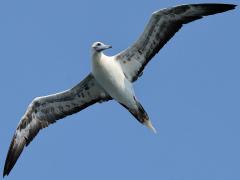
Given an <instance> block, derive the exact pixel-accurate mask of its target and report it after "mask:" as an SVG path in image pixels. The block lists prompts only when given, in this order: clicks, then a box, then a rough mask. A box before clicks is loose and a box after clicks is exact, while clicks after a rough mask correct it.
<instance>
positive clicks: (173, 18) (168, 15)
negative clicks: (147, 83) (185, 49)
mask: <svg viewBox="0 0 240 180" xmlns="http://www.w3.org/2000/svg"><path fill="white" fill-rule="evenodd" d="M235 7H236V5H234V4H219V3H202V4H185V5H179V6H175V7H170V8H165V9H161V10H158V11H156V12H153V13H152V15H151V17H150V20H149V22H148V24H147V25H146V27H145V29H144V31H143V33H142V34H141V35H140V37H139V38H138V39H137V40H136V42H134V43H133V44H132V45H131V46H130V47H128V48H127V49H125V50H123V51H122V52H120V53H118V54H116V55H114V56H107V55H105V54H104V53H103V51H104V50H107V49H110V48H112V46H110V45H106V44H104V43H102V42H95V43H93V44H92V46H91V64H92V65H91V72H90V73H89V74H88V75H87V76H86V77H85V78H84V79H83V80H82V81H81V82H80V83H79V84H77V85H76V86H74V87H73V88H71V89H69V90H66V91H64V92H60V93H57V94H53V95H48V96H42V97H37V98H35V99H33V101H32V102H31V103H30V104H29V106H28V108H27V110H26V112H25V114H24V115H23V116H22V118H21V120H20V122H19V124H18V126H17V128H16V130H15V132H14V135H13V138H12V141H11V144H10V147H9V150H8V154H7V157H6V161H5V166H4V171H3V177H4V176H5V175H9V173H10V171H11V170H12V168H13V167H14V165H15V163H16V161H17V160H18V158H19V156H20V155H21V153H22V151H23V149H24V147H26V146H28V145H29V144H30V142H31V141H32V140H33V139H34V137H35V136H36V135H37V134H38V132H39V131H40V130H41V129H43V128H46V127H48V126H49V125H50V124H53V123H55V122H56V121H57V120H60V119H63V118H65V117H66V116H69V115H72V114H74V113H77V112H79V111H81V110H83V109H85V108H87V107H89V106H91V105H93V104H95V103H102V102H106V101H110V100H115V101H117V102H118V103H119V104H120V105H122V106H123V107H124V108H126V109H127V110H128V111H129V112H130V113H131V114H132V115H133V116H134V117H135V118H136V120H137V121H139V122H140V123H141V124H143V125H145V126H146V127H148V128H150V129H151V130H152V131H153V132H156V129H155V128H154V126H153V124H152V123H151V120H150V118H149V116H148V114H147V112H146V111H145V110H144V108H143V106H142V105H141V103H140V102H139V100H138V99H137V98H136V95H135V92H134V88H133V83H134V82H135V81H137V80H138V78H139V77H140V76H141V75H142V74H143V70H144V68H145V67H146V65H147V64H148V63H149V61H150V60H151V59H152V58H153V57H154V56H155V55H156V54H157V53H158V52H159V51H160V49H161V48H162V47H163V46H164V45H165V44H166V43H167V42H168V41H169V40H170V39H171V38H172V37H173V36H174V35H175V33H176V32H178V31H179V30H180V29H181V27H182V26H183V25H184V24H187V23H190V22H192V21H195V20H198V19H201V18H203V17H204V16H208V15H213V14H217V13H222V12H225V11H229V10H233V9H235Z"/></svg>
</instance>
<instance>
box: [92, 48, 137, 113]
mask: <svg viewBox="0 0 240 180" xmlns="http://www.w3.org/2000/svg"><path fill="white" fill-rule="evenodd" d="M92 74H93V76H94V78H95V79H96V81H97V82H98V83H99V85H100V86H101V87H102V88H103V89H104V90H105V91H106V92H107V93H108V94H109V95H110V96H111V97H112V98H113V99H115V100H116V101H118V102H119V103H121V104H124V105H125V106H127V107H128V108H130V109H135V110H136V109H137V105H136V101H135V93H134V90H133V87H132V83H131V82H130V81H129V80H128V79H127V78H126V77H125V75H124V73H123V70H122V67H121V65H120V64H119V63H118V61H116V59H115V57H114V56H111V57H109V56H106V55H104V54H103V53H102V52H94V53H93V54H92Z"/></svg>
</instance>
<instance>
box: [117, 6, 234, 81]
mask: <svg viewBox="0 0 240 180" xmlns="http://www.w3.org/2000/svg"><path fill="white" fill-rule="evenodd" d="M235 6H236V5H232V4H188V5H181V6H176V7H172V8H167V9H162V10H159V11H156V12H154V13H153V14H152V16H151V18H150V20H149V22H148V24H147V26H146V28H145V30H144V32H143V34H142V35H141V36H140V37H139V39H138V40H137V41H136V42H135V43H134V44H133V45H132V46H130V47H129V48H127V49H125V50H124V51H122V52H120V53H119V54H117V55H116V56H115V58H116V60H117V61H119V62H120V64H121V66H122V69H123V71H124V74H125V76H126V78H127V79H128V80H129V81H131V82H134V81H136V80H137V79H138V77H139V76H140V75H141V74H142V72H143V70H144V68H145V66H146V65H147V64H148V62H149V61H150V60H151V59H152V58H153V57H154V56H155V54H157V53H158V52H159V50H160V49H161V48H162V47H163V46H164V45H165V44H166V43H167V42H168V41H169V40H170V39H171V38H172V37H173V36H174V34H175V33H176V32H177V31H179V29H180V28H181V27H182V26H183V25H184V24H187V23H190V22H192V21H194V20H197V19H201V18H202V17H204V16H208V15H212V14H216V13H221V12H225V11H228V10H232V9H234V8H235Z"/></svg>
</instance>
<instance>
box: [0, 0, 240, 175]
mask: <svg viewBox="0 0 240 180" xmlns="http://www.w3.org/2000/svg"><path fill="white" fill-rule="evenodd" d="M193 2H194V3H197V2H210V1H206V0H202V1H200V0H196V1H182V0H178V1H177V0H175V1H174V0H168V1H156V0H147V1H127V0H121V1H110V0H108V1H104V0H103V1H93V0H89V1H87V2H83V1H76V0H75V1H73V0H70V1H62V0H42V1H30V0H28V1H27V0H23V1H17V0H15V1H11V0H10V1H1V2H0V27H1V28H0V60H1V66H0V81H1V93H0V99H1V121H0V144H1V146H0V167H1V168H0V169H1V172H2V170H3V166H4V161H5V157H6V154H7V150H8V147H9V144H10V141H11V139H12V135H13V133H14V130H15V128H16V126H17V124H18V122H19V119H20V118H21V116H22V115H23V113H24V112H25V110H26V107H27V105H28V104H29V103H30V102H31V100H32V99H33V98H34V97H36V96H42V95H47V94H51V93H55V92H58V91H62V90H65V89H68V88H70V87H72V86H74V85H75V84H76V83H78V82H79V81H80V80H81V79H82V78H84V77H85V75H86V74H88V73H89V71H90V65H91V64H90V63H91V61H90V45H91V44H92V42H94V41H98V40H100V41H103V42H105V43H107V44H111V45H112V46H113V49H111V50H109V51H107V52H106V54H108V55H114V54H116V53H118V52H119V51H121V50H123V49H125V48H126V47H128V46H129V45H131V43H132V42H134V41H135V40H136V38H137V37H138V36H139V35H140V33H141V32H142V30H143V28H144V26H145V24H146V23H147V21H148V19H149V17H150V14H151V13H152V12H153V11H155V10H158V9H161V8H165V7H169V6H173V5H178V4H183V3H193ZM211 2H213V1H211ZM215 2H216V1H215ZM218 2H224V1H218ZM225 2H228V3H229V2H231V3H235V4H238V3H239V2H238V1H237V0H232V1H225ZM239 18H240V13H239V9H237V10H235V11H231V12H227V13H224V14H218V15H215V16H211V17H207V18H205V19H203V20H199V21H196V22H194V23H192V24H188V25H186V26H185V27H184V28H182V29H181V31H180V32H179V33H177V35H176V36H175V37H174V38H173V39H172V40H171V41H170V42H169V43H168V44H167V45H166V46H165V47H164V48H163V49H162V50H161V53H159V54H158V55H157V56H156V57H155V58H154V59H153V60H152V61H151V63H150V64H149V65H148V66H147V68H146V69H145V71H144V75H143V76H142V78H141V79H139V80H138V82H137V83H135V85H134V86H135V91H136V94H137V96H138V99H139V100H140V101H141V103H142V104H143V106H144V108H145V109H146V111H147V112H148V114H149V116H150V118H151V119H152V122H153V124H154V125H155V127H156V129H157V130H158V133H157V134H156V135H155V134H153V133H152V132H151V131H149V130H148V129H147V128H145V127H143V126H141V125H140V124H139V123H138V122H137V121H136V120H135V119H134V118H133V117H132V116H131V115H130V114H129V113H128V112H127V111H126V110H125V109H123V108H122V107H121V106H120V105H118V104H117V103H116V102H108V103H105V104H101V105H99V104H97V105H94V106H92V107H90V108H88V109H86V110H84V111H82V112H80V113H78V114H76V115H73V116H71V117H67V118H65V119H64V120H62V121H59V122H58V123H56V124H54V125H52V126H50V127H49V128H47V129H45V130H43V131H41V133H40V134H39V135H38V136H37V137H36V139H35V140H34V141H33V142H32V143H31V145H30V146H29V147H28V148H26V149H25V151H24V152H23V154H22V156H21V157H20V158H19V160H18V162H17V164H16V165H15V167H14V169H13V171H12V172H11V174H10V176H8V177H7V178H6V179H9V180H15V179H23V178H24V179H33V178H34V179H35V180H38V179H40V180H42V179H53V178H54V179H58V180H61V179H64V180H65V179H87V180H93V179H114V180H120V179H121V180H122V179H130V178H131V179H133V178H134V179H138V180H146V179H164V180H177V179H184V180H192V179H194V180H202V179H211V180H214V179H217V180H226V179H231V180H237V179H240V171H239V169H240V153H239V152H240V144H239V138H240V131H239V127H240V114H239V108H240V103H239V102H240V94H239V92H240V85H239V77H240V71H239V66H240V61H239V57H240V52H239V41H240V36H239V32H240V24H239V23H238V21H239Z"/></svg>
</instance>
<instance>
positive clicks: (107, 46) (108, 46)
mask: <svg viewBox="0 0 240 180" xmlns="http://www.w3.org/2000/svg"><path fill="white" fill-rule="evenodd" d="M110 48H112V46H111V45H104V46H103V47H102V49H103V50H105V49H110Z"/></svg>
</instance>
